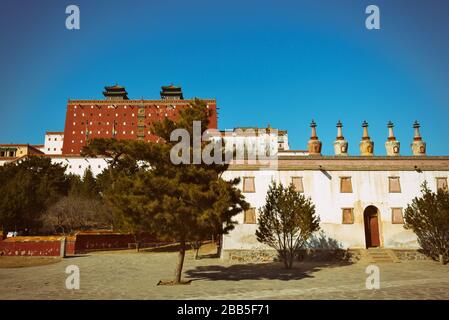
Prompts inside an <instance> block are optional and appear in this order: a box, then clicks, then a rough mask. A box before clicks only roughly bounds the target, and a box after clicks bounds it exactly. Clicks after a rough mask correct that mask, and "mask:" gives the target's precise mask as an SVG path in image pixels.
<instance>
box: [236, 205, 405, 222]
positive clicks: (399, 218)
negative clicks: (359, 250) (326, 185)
mask: <svg viewBox="0 0 449 320" xmlns="http://www.w3.org/2000/svg"><path fill="white" fill-rule="evenodd" d="M402 211H403V210H402V208H391V223H392V224H403V223H404V215H403V213H402ZM243 223H245V224H255V223H256V208H249V209H248V210H245V212H244V216H243ZM342 224H354V208H342Z"/></svg>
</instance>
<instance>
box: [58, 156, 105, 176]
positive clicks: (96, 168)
mask: <svg viewBox="0 0 449 320" xmlns="http://www.w3.org/2000/svg"><path fill="white" fill-rule="evenodd" d="M51 161H52V163H59V164H62V165H66V166H67V169H66V173H67V174H76V175H79V176H81V177H82V176H83V175H84V172H85V171H86V169H88V168H90V170H91V171H92V174H93V175H94V177H96V176H97V175H98V174H100V173H101V172H103V170H104V169H106V168H107V167H108V162H107V161H108V159H107V158H84V157H64V156H62V157H52V159H51Z"/></svg>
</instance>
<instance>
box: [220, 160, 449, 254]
mask: <svg viewBox="0 0 449 320" xmlns="http://www.w3.org/2000/svg"><path fill="white" fill-rule="evenodd" d="M223 177H224V178H225V179H233V178H236V177H239V178H241V182H240V188H241V190H242V191H243V194H244V195H245V198H246V201H248V202H249V203H250V206H251V209H250V210H248V211H246V212H242V213H240V214H239V215H238V216H236V220H237V221H238V224H237V225H236V226H235V228H234V230H232V231H230V233H229V234H227V235H224V237H223V243H222V257H223V258H229V257H230V256H232V255H233V254H237V253H238V254H240V253H239V251H254V250H269V249H270V248H268V247H267V246H265V245H263V244H262V243H259V242H258V241H257V239H256V235H255V232H256V229H257V220H258V215H259V209H260V208H262V207H263V206H264V204H265V197H266V194H267V191H268V188H269V185H270V184H271V182H272V181H276V182H277V183H279V182H280V183H282V184H284V185H288V184H290V183H293V184H294V185H295V187H296V189H297V190H298V191H299V192H302V193H303V194H304V195H305V196H307V197H310V198H311V199H312V201H313V203H314V205H315V210H316V214H317V215H318V216H319V218H320V228H321V231H322V232H323V233H324V235H325V237H326V238H327V239H328V240H330V241H332V242H333V243H337V244H338V248H341V249H365V248H369V247H380V248H389V249H418V248H419V245H418V242H417V239H416V236H415V234H414V233H413V232H412V231H410V230H406V229H405V228H404V224H403V223H404V219H403V213H404V210H405V208H406V207H407V205H408V204H409V203H411V201H412V200H413V198H414V197H417V196H420V195H421V185H422V183H423V182H424V181H426V182H427V184H428V186H429V187H430V189H432V190H434V191H436V190H437V188H446V189H447V181H448V178H449V157H427V156H426V157H416V156H415V157H394V158H392V157H348V156H347V157H338V156H306V157H305V156H289V157H280V158H279V161H278V164H277V170H271V169H267V168H266V167H265V166H262V165H261V166H257V165H256V166H254V165H253V166H251V167H250V166H245V165H231V166H230V167H229V170H228V171H227V172H225V174H224V175H223Z"/></svg>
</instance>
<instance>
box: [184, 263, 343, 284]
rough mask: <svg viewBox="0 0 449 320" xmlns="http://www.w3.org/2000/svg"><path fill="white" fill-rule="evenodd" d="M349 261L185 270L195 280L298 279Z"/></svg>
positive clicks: (242, 265) (311, 276)
mask: <svg viewBox="0 0 449 320" xmlns="http://www.w3.org/2000/svg"><path fill="white" fill-rule="evenodd" d="M349 264H350V263H349V262H342V261H338V262H337V261H329V262H319V261H317V262H303V263H296V264H294V265H293V268H292V269H284V268H283V263H281V262H270V263H244V264H233V265H228V266H223V265H212V266H197V267H196V268H194V269H191V270H187V271H185V274H186V275H187V276H188V278H190V279H192V280H193V281H196V280H210V281H217V280H225V281H240V280H282V281H289V280H300V279H304V278H313V275H312V273H314V272H317V271H319V270H321V269H323V268H329V267H338V266H345V265H349Z"/></svg>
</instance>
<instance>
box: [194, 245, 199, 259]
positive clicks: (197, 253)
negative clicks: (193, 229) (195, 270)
mask: <svg viewBox="0 0 449 320" xmlns="http://www.w3.org/2000/svg"><path fill="white" fill-rule="evenodd" d="M199 253H200V247H199V246H197V247H196V248H195V260H198V257H199Z"/></svg>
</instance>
